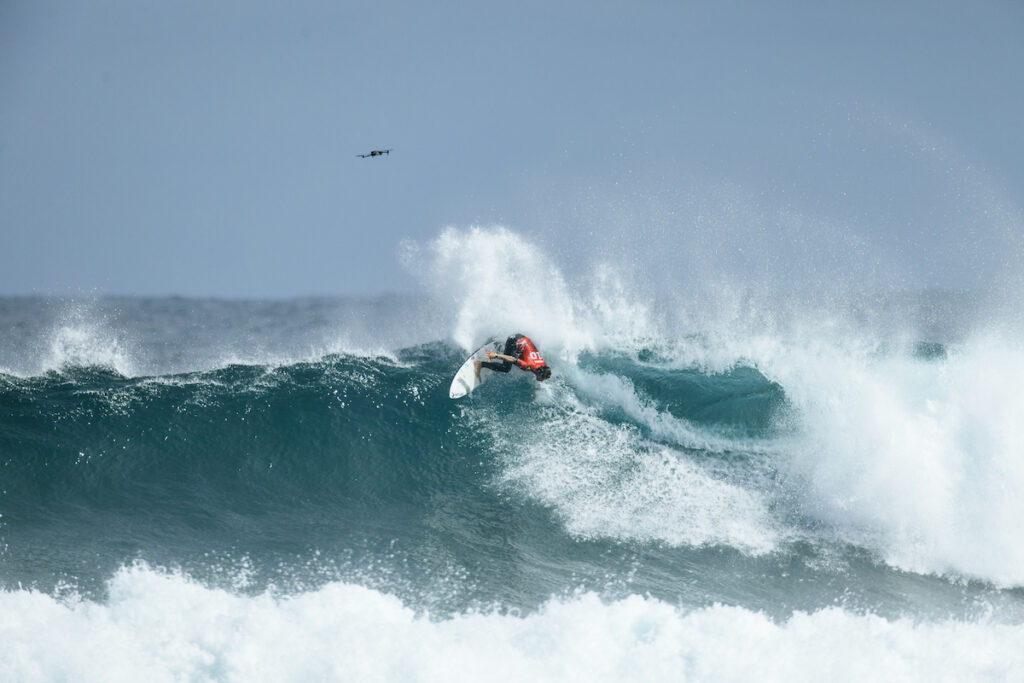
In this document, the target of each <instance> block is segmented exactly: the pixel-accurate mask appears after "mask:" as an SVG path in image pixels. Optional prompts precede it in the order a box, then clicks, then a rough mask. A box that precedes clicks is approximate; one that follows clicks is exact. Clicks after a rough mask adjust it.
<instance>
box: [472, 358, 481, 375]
mask: <svg viewBox="0 0 1024 683" xmlns="http://www.w3.org/2000/svg"><path fill="white" fill-rule="evenodd" d="M473 375H474V376H476V378H477V379H480V361H478V360H475V361H473Z"/></svg>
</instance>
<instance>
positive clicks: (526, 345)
mask: <svg viewBox="0 0 1024 683" xmlns="http://www.w3.org/2000/svg"><path fill="white" fill-rule="evenodd" d="M516 357H517V358H518V360H517V361H516V365H518V366H519V367H520V368H522V369H523V370H530V371H533V370H536V369H537V368H542V367H544V366H545V365H547V363H545V362H544V359H543V358H541V355H540V351H538V350H537V347H536V346H534V345H533V341H531V340H530V338H529V337H520V338H519V339H518V340H516Z"/></svg>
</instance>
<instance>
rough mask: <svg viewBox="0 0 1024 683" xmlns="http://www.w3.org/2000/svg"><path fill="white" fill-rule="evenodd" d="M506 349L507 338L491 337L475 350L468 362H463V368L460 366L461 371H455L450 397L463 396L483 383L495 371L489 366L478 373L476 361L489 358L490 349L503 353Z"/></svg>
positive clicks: (449, 392) (449, 391)
mask: <svg viewBox="0 0 1024 683" xmlns="http://www.w3.org/2000/svg"><path fill="white" fill-rule="evenodd" d="M504 350H505V340H504V339H497V338H495V339H491V340H490V341H488V342H487V343H486V344H484V345H483V346H481V347H480V348H479V349H477V350H476V351H474V352H473V355H471V356H470V357H469V358H467V359H466V362H465V363H463V364H462V367H461V368H459V371H458V372H456V373H455V379H453V380H452V386H451V388H450V389H448V398H462V397H463V396H465V395H466V394H468V393H470V392H471V391H473V390H474V389H476V388H477V387H478V386H480V385H481V384H483V383H484V381H485V380H486V379H487V377H488V375H491V374H492V373H493V372H494V371H493V370H488V369H487V368H480V374H479V375H477V373H476V361H478V360H487V352H488V351H494V352H495V353H502V352H503V351H504Z"/></svg>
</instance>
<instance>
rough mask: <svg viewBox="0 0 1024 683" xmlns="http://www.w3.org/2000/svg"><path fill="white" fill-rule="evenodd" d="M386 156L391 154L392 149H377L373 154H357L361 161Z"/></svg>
mask: <svg viewBox="0 0 1024 683" xmlns="http://www.w3.org/2000/svg"><path fill="white" fill-rule="evenodd" d="M385 154H391V150H390V149H375V150H373V151H372V152H370V153H369V154H357V155H356V156H357V157H359V158H360V159H365V158H367V157H379V156H384V155H385Z"/></svg>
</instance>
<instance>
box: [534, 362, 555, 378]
mask: <svg viewBox="0 0 1024 683" xmlns="http://www.w3.org/2000/svg"><path fill="white" fill-rule="evenodd" d="M533 374H534V376H535V377H536V378H537V381H538V382H543V381H544V380H546V379H547V378H548V377H551V368H549V367H548V366H546V365H542V366H540V367H539V368H537V369H536V370H534V371H533Z"/></svg>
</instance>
